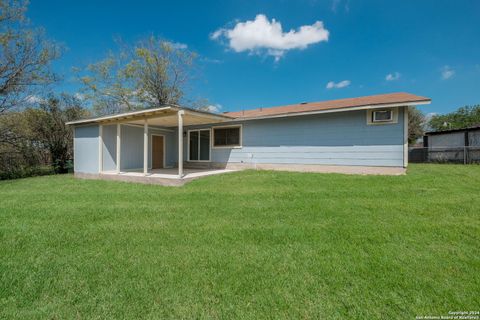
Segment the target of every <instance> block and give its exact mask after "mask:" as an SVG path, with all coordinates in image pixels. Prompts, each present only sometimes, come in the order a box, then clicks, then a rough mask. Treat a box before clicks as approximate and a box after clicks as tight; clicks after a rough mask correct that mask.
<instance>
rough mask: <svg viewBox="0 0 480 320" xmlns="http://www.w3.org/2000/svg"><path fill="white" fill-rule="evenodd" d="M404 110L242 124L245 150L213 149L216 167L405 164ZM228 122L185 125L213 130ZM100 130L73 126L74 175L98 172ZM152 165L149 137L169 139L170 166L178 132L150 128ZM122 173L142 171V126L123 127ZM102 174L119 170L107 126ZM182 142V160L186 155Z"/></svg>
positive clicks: (113, 130) (111, 130)
mask: <svg viewBox="0 0 480 320" xmlns="http://www.w3.org/2000/svg"><path fill="white" fill-rule="evenodd" d="M404 109H405V108H398V112H399V114H398V123H395V124H385V125H367V121H366V111H365V110H360V111H350V112H339V113H328V114H318V115H305V116H295V117H284V118H275V119H263V120H252V121H241V122H235V123H228V124H229V125H230V124H241V125H242V127H243V130H242V140H243V147H242V148H221V149H215V148H213V149H212V150H211V161H212V162H214V163H224V164H225V163H246V164H257V163H258V164H324V165H366V166H398V167H401V166H403V142H404V141H403V139H404V134H403V130H404V124H403V121H404ZM221 125H224V124H213V125H203V126H190V127H186V128H185V131H187V130H188V129H194V128H210V127H212V126H221ZM98 133H99V130H98V126H97V125H92V126H82V127H77V128H75V171H76V172H85V173H98V171H99V168H98ZM149 133H150V134H149V142H148V148H149V151H148V161H149V163H148V164H149V167H150V166H151V135H152V134H162V135H164V136H165V147H166V150H165V152H166V163H165V165H166V166H167V167H173V166H176V164H177V161H178V150H177V143H178V142H177V137H178V131H177V130H174V131H165V130H157V129H154V128H151V127H150V130H149ZM121 138H122V148H121V149H122V154H121V156H122V163H121V170H128V169H140V168H143V128H142V127H135V126H128V125H122V137H121ZM103 142H104V146H103V159H104V160H103V170H105V171H107V170H115V167H116V165H115V163H116V159H115V158H116V125H107V126H104V127H103ZM187 146H188V144H187V139H186V138H184V148H185V149H184V158H185V159H186V157H187V154H188V153H187Z"/></svg>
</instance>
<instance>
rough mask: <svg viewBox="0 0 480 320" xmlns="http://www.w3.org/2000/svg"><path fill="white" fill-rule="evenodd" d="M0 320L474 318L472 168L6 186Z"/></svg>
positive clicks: (475, 191)
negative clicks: (173, 183) (175, 183)
mask: <svg viewBox="0 0 480 320" xmlns="http://www.w3.org/2000/svg"><path fill="white" fill-rule="evenodd" d="M0 203H1V206H0V277H1V278H0V280H1V283H0V318H7V319H9V318H18V319H72V318H75V319H77V318H78V319H105V318H113V319H136V318H149V319H171V318H195V319H197V318H200V319H201V318H204V319H211V318H214V319H215V318H219V319H229V318H241V319H259V318H270V319H279V318H305V319H318V318H326V319H380V318H382V319H414V318H415V316H420V315H445V314H447V313H448V312H449V311H470V310H479V309H480V166H473V165H472V166H463V165H411V167H410V169H409V173H408V175H406V176H391V177H385V176H350V175H339V174H309V173H286V172H270V171H244V172H237V173H230V174H224V175H219V176H211V177H207V178H204V179H201V180H196V181H194V182H192V183H190V184H188V185H186V186H184V187H180V188H176V187H161V186H153V185H140V184H128V183H121V182H108V181H88V180H78V179H74V178H73V177H72V176H70V175H66V176H48V177H38V178H29V179H22V180H16V181H2V182H0Z"/></svg>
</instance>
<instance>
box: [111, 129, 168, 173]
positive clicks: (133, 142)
mask: <svg viewBox="0 0 480 320" xmlns="http://www.w3.org/2000/svg"><path fill="white" fill-rule="evenodd" d="M152 134H160V135H164V136H165V149H166V157H165V166H166V167H173V166H175V165H176V162H177V158H178V157H177V140H176V137H177V132H176V131H174V132H171V131H165V130H158V129H156V128H152V127H150V128H149V136H148V167H149V168H150V167H151V159H152V158H151V154H152V149H151V148H152V144H151V142H152ZM121 143H122V147H121V155H120V156H121V163H120V170H132V169H143V128H142V127H137V126H129V125H121ZM103 144H104V145H103V170H104V171H112V170H115V169H116V150H117V125H116V124H115V125H106V126H103Z"/></svg>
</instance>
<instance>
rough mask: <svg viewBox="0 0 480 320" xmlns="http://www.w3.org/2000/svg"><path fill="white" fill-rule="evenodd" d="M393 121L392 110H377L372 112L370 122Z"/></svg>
mask: <svg viewBox="0 0 480 320" xmlns="http://www.w3.org/2000/svg"><path fill="white" fill-rule="evenodd" d="M391 121H393V113H392V110H378V111H373V112H372V122H391Z"/></svg>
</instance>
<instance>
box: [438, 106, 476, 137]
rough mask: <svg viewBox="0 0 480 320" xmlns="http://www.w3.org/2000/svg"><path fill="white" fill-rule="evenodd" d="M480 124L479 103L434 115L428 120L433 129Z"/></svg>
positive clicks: (459, 127) (460, 127)
mask: <svg viewBox="0 0 480 320" xmlns="http://www.w3.org/2000/svg"><path fill="white" fill-rule="evenodd" d="M475 125H480V105H474V106H465V107H461V108H458V109H457V110H456V111H454V112H451V113H447V114H444V115H435V116H433V117H432V118H431V119H430V121H429V126H430V128H432V129H433V130H437V131H441V130H448V129H462V128H467V127H471V126H475Z"/></svg>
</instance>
